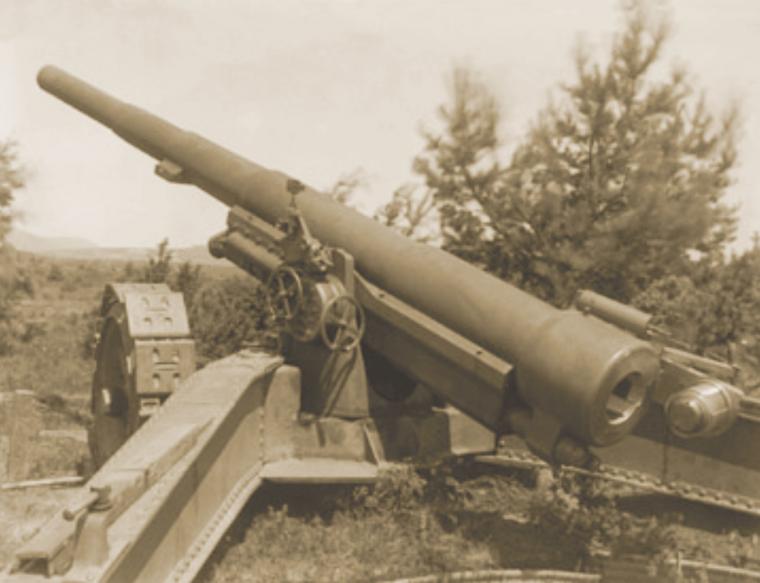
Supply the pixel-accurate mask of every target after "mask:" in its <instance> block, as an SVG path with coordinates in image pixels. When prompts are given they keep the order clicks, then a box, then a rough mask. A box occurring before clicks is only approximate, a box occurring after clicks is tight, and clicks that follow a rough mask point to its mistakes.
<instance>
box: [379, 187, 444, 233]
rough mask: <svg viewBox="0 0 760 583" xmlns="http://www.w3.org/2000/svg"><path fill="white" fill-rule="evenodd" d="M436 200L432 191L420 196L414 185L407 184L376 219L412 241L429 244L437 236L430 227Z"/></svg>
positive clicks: (397, 191)
mask: <svg viewBox="0 0 760 583" xmlns="http://www.w3.org/2000/svg"><path fill="white" fill-rule="evenodd" d="M434 211H435V200H434V199H433V193H432V191H430V190H428V191H427V192H424V193H423V194H422V196H419V195H418V188H417V186H416V185H414V184H405V185H403V186H401V187H399V188H397V189H396V190H395V191H394V192H393V197H392V198H391V200H390V201H389V202H387V203H386V204H385V205H383V206H381V207H380V208H379V209H378V210H377V211H376V212H375V214H374V217H373V218H374V219H375V220H376V221H379V222H381V223H382V224H383V225H385V226H386V227H391V228H393V229H396V230H397V231H398V232H399V233H401V234H402V235H404V236H405V237H409V238H410V239H415V240H417V241H420V242H423V243H424V242H429V241H431V240H432V239H433V238H434V237H435V235H436V229H435V228H434V227H433V226H432V225H430V222H431V219H432V218H434V216H433V215H434Z"/></svg>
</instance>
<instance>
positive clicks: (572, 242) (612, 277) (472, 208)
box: [415, 2, 738, 304]
mask: <svg viewBox="0 0 760 583" xmlns="http://www.w3.org/2000/svg"><path fill="white" fill-rule="evenodd" d="M643 6H644V5H643V3H641V2H634V3H632V4H629V5H628V7H627V9H626V12H625V16H626V20H625V27H624V29H623V31H622V33H621V34H619V35H618V36H617V37H616V39H615V41H614V43H613V45H612V50H611V55H610V58H609V61H608V62H607V63H606V64H604V65H602V64H599V63H594V62H592V60H591V59H590V57H589V56H588V55H587V54H586V53H585V52H584V51H583V50H579V51H578V54H577V55H576V79H575V81H574V82H573V83H571V84H569V85H568V86H566V87H563V95H562V96H563V98H562V99H561V100H560V101H559V102H558V103H556V104H551V105H549V106H548V107H547V108H545V109H544V111H542V112H541V114H540V115H539V117H538V120H537V121H536V122H535V124H534V126H533V128H532V130H531V131H530V132H529V134H528V136H527V137H526V138H525V139H524V140H523V142H522V143H520V144H519V145H518V146H517V148H516V149H515V151H514V155H513V156H512V159H511V161H510V163H509V165H503V164H500V163H499V161H498V157H497V156H498V146H499V141H498V136H497V128H498V123H499V113H498V109H497V107H496V105H495V103H494V100H493V97H492V96H491V95H490V93H489V91H488V89H487V87H486V86H485V85H484V84H482V83H478V82H475V81H473V78H472V77H471V76H469V75H468V74H464V73H462V72H460V71H457V72H455V76H454V81H453V85H452V89H453V100H452V103H451V104H450V105H448V106H444V107H443V108H441V109H440V110H439V113H440V116H441V119H442V121H443V122H444V128H443V131H442V132H440V133H437V134H433V133H427V134H426V135H425V137H426V142H427V144H426V151H425V153H424V154H423V155H422V156H421V157H419V158H418V159H417V160H416V161H415V169H416V170H417V172H418V173H419V174H420V175H422V176H423V177H424V179H425V183H426V187H427V189H428V191H430V192H432V193H433V196H434V199H435V201H436V205H437V206H438V208H439V211H440V214H441V224H442V228H443V236H444V247H445V248H447V249H449V250H451V251H452V252H454V253H456V254H457V255H459V256H461V257H463V258H465V259H467V260H468V261H472V262H475V263H477V264H480V265H481V266H483V267H484V268H486V269H488V270H489V271H492V272H494V273H495V274H497V275H498V276H500V277H503V278H506V279H509V280H512V281H514V282H516V283H517V284H518V285H520V286H521V287H523V288H526V289H528V290H529V291H531V292H533V293H535V294H537V295H539V296H540V297H542V298H544V299H547V300H549V301H552V302H554V303H556V304H567V303H568V302H569V301H570V300H571V299H572V297H573V296H574V294H575V292H576V291H577V290H578V289H580V288H587V287H588V288H592V289H595V290H596V291H598V292H601V293H604V294H606V295H609V296H611V297H614V298H617V299H620V300H622V301H629V300H630V299H631V298H632V297H634V296H635V295H637V294H638V293H639V292H640V291H642V290H644V289H646V288H647V287H648V285H649V284H651V283H652V282H653V281H656V280H657V279H659V278H661V277H663V276H665V275H668V274H672V273H676V272H678V271H679V270H681V271H685V270H688V269H689V264H690V253H693V252H694V251H697V252H701V253H705V254H710V253H712V254H715V253H719V252H721V251H722V250H723V249H724V246H725V244H726V242H727V241H729V240H730V238H731V237H732V235H733V230H734V223H735V212H734V209H732V208H730V207H728V206H727V205H725V204H724V203H723V202H722V197H723V195H724V193H725V190H726V188H727V187H728V185H729V184H730V172H731V170H732V168H733V166H734V163H735V159H736V151H735V136H736V129H737V120H738V118H737V114H736V112H735V111H734V110H731V111H729V112H727V113H726V114H725V115H724V116H723V117H722V118H721V119H720V120H718V119H716V118H715V117H714V116H713V115H712V114H711V113H710V112H709V111H708V108H707V106H706V102H705V100H704V98H701V97H699V96H696V95H695V93H694V91H693V89H692V87H691V85H690V84H689V81H688V79H687V75H686V74H685V72H684V71H681V70H674V71H673V72H672V73H670V74H669V75H666V76H664V77H663V75H662V71H661V67H660V64H659V60H660V58H661V54H662V49H663V46H664V43H665V41H666V40H667V37H668V28H667V26H666V25H665V23H663V22H657V21H653V20H651V19H650V18H649V17H648V15H647V14H646V11H645V10H644V8H643Z"/></svg>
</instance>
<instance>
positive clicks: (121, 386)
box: [88, 318, 140, 467]
mask: <svg viewBox="0 0 760 583" xmlns="http://www.w3.org/2000/svg"><path fill="white" fill-rule="evenodd" d="M130 344H131V339H130V338H129V335H128V333H127V331H126V325H125V324H123V323H120V322H119V320H118V319H116V318H108V319H107V320H106V322H105V325H104V326H103V331H102V334H101V339H100V343H99V346H98V359H97V366H96V369H95V375H94V377H93V383H92V414H93V423H92V427H91V429H90V431H89V436H88V437H89V439H88V441H89V445H90V453H91V454H92V458H93V462H94V463H95V466H96V467H100V466H102V465H103V464H104V463H105V462H106V460H107V459H108V458H110V457H111V456H112V455H113V454H114V453H115V452H116V450H117V449H119V448H120V447H121V446H122V445H123V444H124V442H125V441H126V440H127V439H128V438H129V436H130V435H131V434H132V433H134V431H135V430H136V429H137V427H138V426H139V423H140V420H139V398H138V395H137V392H136V391H135V386H134V378H133V375H132V371H131V370H130V369H131V368H132V367H131V366H130V365H129V362H128V359H129V358H130V355H129V354H128V353H129V352H130V351H131V346H130Z"/></svg>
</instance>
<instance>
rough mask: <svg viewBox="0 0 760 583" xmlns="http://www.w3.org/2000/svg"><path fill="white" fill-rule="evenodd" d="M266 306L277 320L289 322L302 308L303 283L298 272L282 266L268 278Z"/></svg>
mask: <svg viewBox="0 0 760 583" xmlns="http://www.w3.org/2000/svg"><path fill="white" fill-rule="evenodd" d="M266 297H267V304H268V305H269V309H270V310H271V312H272V314H274V316H275V318H277V319H278V320H282V321H285V322H290V321H291V320H293V319H294V318H295V317H296V316H297V315H298V314H299V312H300V311H301V309H302V308H303V303H304V299H303V298H304V295H303V283H302V282H301V277H300V276H299V275H298V272H297V271H296V270H295V269H293V268H292V267H288V266H285V265H282V266H280V267H278V268H277V269H275V270H274V271H273V272H272V274H271V275H270V276H269V279H268V280H267V284H266Z"/></svg>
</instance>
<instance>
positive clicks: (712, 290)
mask: <svg viewBox="0 0 760 583" xmlns="http://www.w3.org/2000/svg"><path fill="white" fill-rule="evenodd" d="M634 304H635V305H636V306H638V307H639V308H641V309H643V310H645V311H647V312H650V313H652V314H654V315H655V318H656V320H655V322H656V324H659V325H662V326H665V327H667V328H669V329H670V330H672V331H673V332H674V333H675V335H677V336H678V337H680V338H681V339H683V340H685V341H687V342H689V343H691V344H692V345H693V346H694V347H695V348H696V349H697V350H698V351H700V352H708V351H709V352H712V353H717V355H718V356H722V357H724V358H726V359H727V360H730V361H732V362H733V361H737V360H742V359H744V360H749V361H752V360H754V362H744V363H743V364H745V365H749V367H750V368H758V365H759V364H760V342H759V341H758V339H759V338H760V241H758V240H757V239H756V240H755V244H754V245H753V247H752V248H751V249H749V250H747V251H745V252H744V253H741V254H739V255H734V256H732V257H731V258H730V259H724V258H722V257H721V258H720V259H717V260H710V259H704V260H702V261H699V262H696V263H695V264H694V266H693V269H692V271H691V273H690V274H689V276H688V277H687V276H676V275H671V276H668V277H664V278H661V279H659V280H657V281H655V282H654V283H652V285H650V286H649V287H648V288H647V289H646V290H644V291H643V292H642V293H640V294H639V295H637V296H636V297H635V298H634ZM757 372H760V369H758V370H757Z"/></svg>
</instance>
